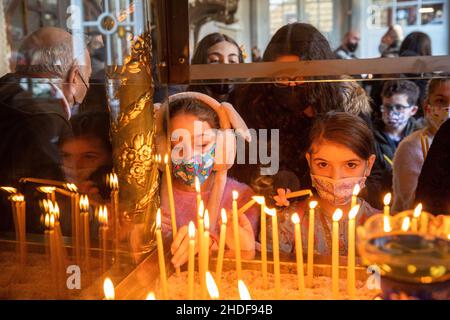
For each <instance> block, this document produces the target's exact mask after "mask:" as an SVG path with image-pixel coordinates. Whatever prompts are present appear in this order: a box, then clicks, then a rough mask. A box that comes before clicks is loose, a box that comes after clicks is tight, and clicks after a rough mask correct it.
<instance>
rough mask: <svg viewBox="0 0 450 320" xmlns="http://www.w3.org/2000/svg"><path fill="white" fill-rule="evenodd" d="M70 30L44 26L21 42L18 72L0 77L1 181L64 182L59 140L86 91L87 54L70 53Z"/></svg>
mask: <svg viewBox="0 0 450 320" xmlns="http://www.w3.org/2000/svg"><path fill="white" fill-rule="evenodd" d="M73 40H74V38H73V37H72V35H71V34H69V33H68V32H66V31H64V30H62V29H58V28H54V27H45V28H41V29H39V30H37V31H36V32H34V33H32V34H31V35H29V36H28V37H27V38H26V39H25V40H24V42H23V44H22V46H21V48H20V52H19V59H18V61H17V67H16V72H15V73H14V74H7V75H5V76H4V77H2V78H1V79H0V134H1V136H2V139H1V141H0V154H1V158H0V183H1V184H2V185H5V184H8V185H11V184H12V185H15V184H17V181H18V179H20V178H22V177H29V176H32V177H42V178H51V179H62V175H61V171H60V169H59V152H58V148H57V144H58V140H59V137H60V136H61V135H63V134H70V123H69V118H70V116H71V112H72V109H73V108H74V107H75V106H76V105H78V104H80V103H81V102H82V101H83V99H84V97H85V96H86V92H87V90H88V83H89V77H90V75H91V66H90V64H91V62H90V58H89V55H88V53H87V50H86V51H85V50H84V49H82V50H81V51H82V52H81V53H80V54H78V55H77V54H76V53H75V52H74V49H73V48H74V46H73Z"/></svg>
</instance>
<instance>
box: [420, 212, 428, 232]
mask: <svg viewBox="0 0 450 320" xmlns="http://www.w3.org/2000/svg"><path fill="white" fill-rule="evenodd" d="M427 230H428V215H427V214H426V213H425V212H424V213H423V214H422V216H421V217H420V232H421V233H427Z"/></svg>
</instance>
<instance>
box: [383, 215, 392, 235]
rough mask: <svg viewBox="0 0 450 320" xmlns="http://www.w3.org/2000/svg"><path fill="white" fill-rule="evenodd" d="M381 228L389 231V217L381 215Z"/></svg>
mask: <svg viewBox="0 0 450 320" xmlns="http://www.w3.org/2000/svg"><path fill="white" fill-rule="evenodd" d="M383 230H384V232H391V231H392V229H391V223H390V221H389V217H386V216H384V217H383Z"/></svg>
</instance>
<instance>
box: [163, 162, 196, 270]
mask: <svg viewBox="0 0 450 320" xmlns="http://www.w3.org/2000/svg"><path fill="white" fill-rule="evenodd" d="M164 167H165V171H166V183H167V193H168V196H169V209H170V220H171V222H172V240H175V237H176V235H177V232H178V230H177V217H176V215H175V201H174V198H173V187H172V174H171V173H170V166H169V155H167V154H166V155H165V156H164ZM197 208H198V207H197ZM175 272H176V274H177V276H179V275H180V273H181V271H180V268H179V267H178V268H175Z"/></svg>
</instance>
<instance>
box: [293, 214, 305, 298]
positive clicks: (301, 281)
mask: <svg viewBox="0 0 450 320" xmlns="http://www.w3.org/2000/svg"><path fill="white" fill-rule="evenodd" d="M292 223H293V224H294V228H295V253H296V257H297V282H298V290H299V291H300V295H301V297H303V295H304V293H305V275H304V270H303V247H302V233H301V225H300V217H299V216H298V214H297V213H294V214H293V215H292Z"/></svg>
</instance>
